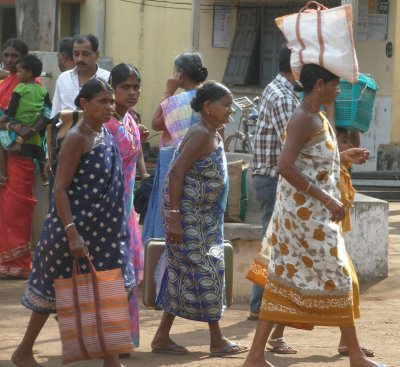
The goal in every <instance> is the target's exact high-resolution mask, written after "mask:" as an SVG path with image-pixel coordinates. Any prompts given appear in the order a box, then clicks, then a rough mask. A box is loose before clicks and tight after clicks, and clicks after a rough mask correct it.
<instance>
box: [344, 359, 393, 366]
mask: <svg viewBox="0 0 400 367" xmlns="http://www.w3.org/2000/svg"><path fill="white" fill-rule="evenodd" d="M350 367H388V366H386V365H385V364H383V363H379V362H375V361H373V360H372V359H368V358H367V357H363V358H360V359H356V360H351V359H350Z"/></svg>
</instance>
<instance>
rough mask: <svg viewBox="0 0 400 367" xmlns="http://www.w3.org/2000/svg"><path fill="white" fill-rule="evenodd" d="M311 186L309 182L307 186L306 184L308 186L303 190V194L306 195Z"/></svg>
mask: <svg viewBox="0 0 400 367" xmlns="http://www.w3.org/2000/svg"><path fill="white" fill-rule="evenodd" d="M311 185H312V183H311V181H310V182H309V184H308V186H307V188H306V189H305V190H304V192H305V193H307V192H308V190H310V187H311Z"/></svg>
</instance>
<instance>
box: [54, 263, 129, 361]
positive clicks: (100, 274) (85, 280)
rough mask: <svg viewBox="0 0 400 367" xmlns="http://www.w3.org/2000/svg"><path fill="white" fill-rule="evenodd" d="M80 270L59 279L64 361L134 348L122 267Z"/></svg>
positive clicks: (127, 350) (76, 265)
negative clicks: (70, 276) (88, 271)
mask: <svg viewBox="0 0 400 367" xmlns="http://www.w3.org/2000/svg"><path fill="white" fill-rule="evenodd" d="M87 260H88V263H89V267H90V273H87V274H80V273H79V262H78V260H77V259H75V260H74V262H73V272H72V278H68V279H56V280H55V291H56V308H57V315H58V325H59V328H60V334H61V342H62V360H63V363H64V364H65V363H70V362H74V361H80V360H85V359H95V358H100V357H103V356H107V355H117V354H120V353H129V352H131V351H133V344H132V338H131V328H130V325H131V322H130V319H129V309H128V298H127V294H126V291H125V285H124V281H123V278H122V273H121V269H119V268H117V269H113V270H106V271H96V269H95V268H94V266H93V264H92V263H91V261H90V260H89V259H87Z"/></svg>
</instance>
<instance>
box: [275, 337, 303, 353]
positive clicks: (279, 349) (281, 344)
mask: <svg viewBox="0 0 400 367" xmlns="http://www.w3.org/2000/svg"><path fill="white" fill-rule="evenodd" d="M268 344H269V345H270V346H271V347H272V348H268V350H269V351H271V352H272V353H276V354H296V353H297V350H296V349H294V348H292V347H291V346H290V345H289V344H288V343H286V340H285V339H284V338H277V339H269V340H268Z"/></svg>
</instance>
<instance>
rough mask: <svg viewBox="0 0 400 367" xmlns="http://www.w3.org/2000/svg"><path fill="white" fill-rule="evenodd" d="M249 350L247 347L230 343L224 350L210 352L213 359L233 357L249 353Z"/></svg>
mask: <svg viewBox="0 0 400 367" xmlns="http://www.w3.org/2000/svg"><path fill="white" fill-rule="evenodd" d="M248 350H249V349H248V348H247V347H244V346H242V345H240V344H238V343H235V342H232V341H229V343H228V344H226V345H225V346H224V347H223V348H222V349H220V350H218V351H215V352H210V356H211V357H224V356H231V355H234V354H240V353H244V352H247V351H248Z"/></svg>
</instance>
